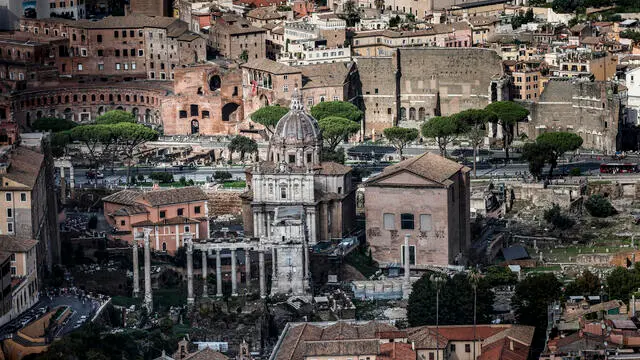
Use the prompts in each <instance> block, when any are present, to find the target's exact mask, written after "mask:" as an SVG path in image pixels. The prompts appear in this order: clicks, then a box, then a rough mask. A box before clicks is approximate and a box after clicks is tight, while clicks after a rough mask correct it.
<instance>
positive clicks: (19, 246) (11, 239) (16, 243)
mask: <svg viewBox="0 0 640 360" xmlns="http://www.w3.org/2000/svg"><path fill="white" fill-rule="evenodd" d="M37 244H38V242H37V241H36V240H33V239H18V238H17V237H15V236H10V235H0V251H7V252H12V253H14V252H27V251H29V250H31V249H33V247H34V246H36V245H37Z"/></svg>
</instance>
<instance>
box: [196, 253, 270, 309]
mask: <svg viewBox="0 0 640 360" xmlns="http://www.w3.org/2000/svg"><path fill="white" fill-rule="evenodd" d="M201 251H202V282H203V285H202V294H203V295H202V296H203V297H208V296H209V286H208V284H207V276H208V273H209V270H208V264H207V262H208V258H209V257H208V252H209V249H201ZM214 251H215V253H216V297H222V262H221V256H220V255H221V251H222V249H214ZM230 251H231V296H238V268H237V254H236V251H237V250H236V249H230ZM257 252H258V262H259V279H260V296H261V297H263V298H264V297H266V293H267V290H266V281H265V276H266V274H265V266H264V251H262V250H257ZM244 253H245V277H246V289H247V291H249V289H250V286H251V250H250V249H247V248H245V249H244ZM274 269H275V263H274ZM274 274H275V270H274ZM194 301H195V297H194V293H193V243H192V242H191V241H189V242H188V243H187V303H189V304H193V303H194Z"/></svg>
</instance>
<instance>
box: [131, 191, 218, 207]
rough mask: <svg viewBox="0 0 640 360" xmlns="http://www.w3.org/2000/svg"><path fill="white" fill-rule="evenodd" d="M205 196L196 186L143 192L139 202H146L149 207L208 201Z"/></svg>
mask: <svg viewBox="0 0 640 360" xmlns="http://www.w3.org/2000/svg"><path fill="white" fill-rule="evenodd" d="M208 199H209V197H208V196H207V194H206V193H205V192H204V191H202V189H200V188H199V187H197V186H189V187H183V188H175V189H166V190H153V191H149V192H145V193H144V194H143V195H142V197H141V198H140V200H139V201H146V202H148V203H149V204H150V205H151V206H162V205H169V204H182V203H188V202H193V201H202V200H208Z"/></svg>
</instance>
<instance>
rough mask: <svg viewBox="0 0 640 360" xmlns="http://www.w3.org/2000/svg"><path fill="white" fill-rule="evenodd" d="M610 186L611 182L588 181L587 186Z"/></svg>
mask: <svg viewBox="0 0 640 360" xmlns="http://www.w3.org/2000/svg"><path fill="white" fill-rule="evenodd" d="M607 184H611V180H593V181H589V185H607Z"/></svg>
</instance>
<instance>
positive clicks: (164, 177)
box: [149, 172, 173, 183]
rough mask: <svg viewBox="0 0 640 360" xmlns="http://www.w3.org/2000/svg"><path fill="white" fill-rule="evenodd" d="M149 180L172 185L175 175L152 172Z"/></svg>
mask: <svg viewBox="0 0 640 360" xmlns="http://www.w3.org/2000/svg"><path fill="white" fill-rule="evenodd" d="M149 179H151V180H156V181H159V182H161V183H171V182H173V175H172V174H171V173H166V172H152V173H151V174H149Z"/></svg>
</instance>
